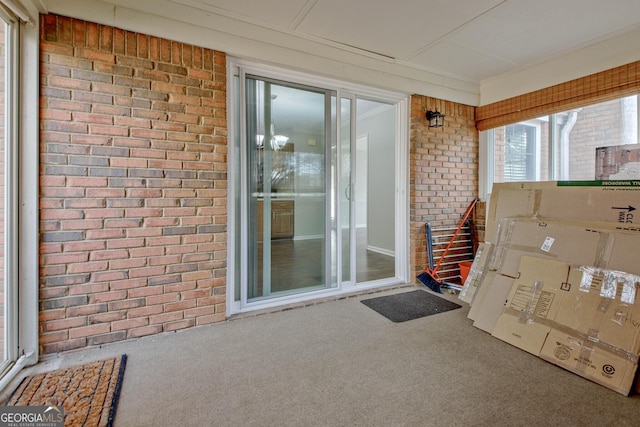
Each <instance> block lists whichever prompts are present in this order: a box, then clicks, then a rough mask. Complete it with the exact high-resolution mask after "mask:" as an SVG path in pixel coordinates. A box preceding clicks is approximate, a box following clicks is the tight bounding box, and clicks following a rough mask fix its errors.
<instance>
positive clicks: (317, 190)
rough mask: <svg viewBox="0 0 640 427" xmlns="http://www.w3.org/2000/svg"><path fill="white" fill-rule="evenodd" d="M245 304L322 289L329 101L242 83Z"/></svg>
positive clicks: (287, 88)
mask: <svg viewBox="0 0 640 427" xmlns="http://www.w3.org/2000/svg"><path fill="white" fill-rule="evenodd" d="M246 106H247V107H246V135H247V138H246V147H245V149H246V155H247V156H246V158H247V169H246V171H247V176H246V181H245V182H246V185H247V192H246V208H247V211H246V212H247V218H248V222H247V242H246V243H247V245H246V250H247V267H248V269H247V271H248V277H247V283H248V287H247V291H246V292H247V294H246V299H247V301H252V300H257V299H264V298H270V297H273V296H281V295H283V294H290V293H296V292H301V291H303V290H309V289H318V288H324V287H327V286H330V284H331V282H332V280H331V277H330V276H331V273H330V272H331V270H330V268H329V263H328V259H330V258H329V256H330V249H329V248H328V245H327V244H326V242H327V241H328V239H329V229H330V228H329V227H328V220H327V218H328V206H329V205H328V201H327V194H328V192H327V189H328V185H329V180H328V177H329V175H328V165H327V158H328V157H327V152H328V147H329V144H330V140H331V138H329V137H328V136H330V134H331V129H330V127H328V126H327V123H330V121H329V120H328V119H327V118H328V117H330V115H331V96H330V94H329V93H327V92H326V91H323V90H318V89H314V88H307V87H301V86H294V85H286V84H282V83H279V82H274V81H269V80H266V79H259V78H254V77H247V78H246Z"/></svg>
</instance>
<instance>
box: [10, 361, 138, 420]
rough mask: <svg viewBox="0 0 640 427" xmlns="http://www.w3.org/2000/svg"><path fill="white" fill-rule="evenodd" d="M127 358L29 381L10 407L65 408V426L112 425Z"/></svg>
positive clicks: (67, 369)
mask: <svg viewBox="0 0 640 427" xmlns="http://www.w3.org/2000/svg"><path fill="white" fill-rule="evenodd" d="M126 364H127V355H126V354H124V355H122V356H120V357H114V358H111V359H105V360H100V361H97V362H91V363H87V364H85V365H80V366H74V367H70V368H62V369H58V370H56V371H52V372H47V373H42V374H35V375H32V376H29V377H26V378H25V379H24V380H22V382H21V383H20V385H19V386H18V388H17V389H16V391H14V392H13V394H12V395H11V397H10V398H9V400H8V401H7V405H11V406H62V407H63V408H64V425H65V426H100V427H102V426H108V427H110V426H111V425H112V424H113V419H114V417H115V414H116V407H117V405H118V398H119V397H120V387H121V385H122V378H123V375H124V369H125V366H126Z"/></svg>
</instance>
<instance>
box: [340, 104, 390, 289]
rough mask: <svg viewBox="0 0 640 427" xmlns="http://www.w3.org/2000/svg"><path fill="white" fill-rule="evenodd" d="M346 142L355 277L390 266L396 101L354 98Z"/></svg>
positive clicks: (374, 275)
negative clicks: (349, 144)
mask: <svg viewBox="0 0 640 427" xmlns="http://www.w3.org/2000/svg"><path fill="white" fill-rule="evenodd" d="M356 117H357V119H356V132H355V133H356V137H355V141H354V142H353V144H352V151H351V152H352V157H353V161H352V165H353V170H352V171H351V173H352V175H353V176H352V178H351V182H352V186H353V188H352V191H351V195H352V201H351V203H352V205H353V208H352V211H351V212H352V215H353V218H352V224H353V227H354V229H355V233H353V234H352V236H354V237H353V238H352V244H353V246H354V248H353V251H354V252H353V253H354V255H353V259H354V262H355V270H356V272H355V280H356V282H357V283H364V282H370V281H374V280H381V279H389V278H393V277H395V276H396V271H395V265H396V263H395V238H396V235H395V230H396V224H395V221H396V218H395V212H396V205H395V199H396V198H395V192H396V169H395V149H396V147H395V135H396V107H395V106H393V105H389V104H385V103H381V102H377V101H371V100H365V99H357V101H356Z"/></svg>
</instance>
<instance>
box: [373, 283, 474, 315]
mask: <svg viewBox="0 0 640 427" xmlns="http://www.w3.org/2000/svg"><path fill="white" fill-rule="evenodd" d="M361 302H362V303H363V304H364V305H366V306H367V307H369V308H371V309H373V310H375V311H377V312H378V313H380V314H382V315H383V316H384V317H386V318H387V319H389V320H391V321H392V322H396V323H397V322H406V321H407V320H413V319H419V318H421V317H426V316H430V315H432V314H437V313H444V312H445V311H449V310H455V309H456V308H460V307H462V306H461V305H458V304H456V303H454V302H451V301H448V300H446V299H444V298H440V297H439V296H436V295H433V294H430V293H429V292H426V291H420V290H416V291H411V292H403V293H399V294H393V295H387V296H384V297H377V298H371V299H365V300H362V301H361Z"/></svg>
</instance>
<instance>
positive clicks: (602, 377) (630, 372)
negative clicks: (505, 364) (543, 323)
mask: <svg viewBox="0 0 640 427" xmlns="http://www.w3.org/2000/svg"><path fill="white" fill-rule="evenodd" d="M540 357H541V358H542V359H544V360H546V361H548V362H551V363H553V364H555V365H558V366H560V367H562V368H564V369H567V370H568V371H571V372H573V373H575V374H578V375H580V376H581V377H584V378H587V379H589V380H591V381H594V382H596V383H598V384H600V385H603V386H605V387H607V388H609V389H611V390H614V391H616V392H618V393H620V394H623V395H625V396H628V395H629V392H630V390H631V386H632V384H633V381H634V377H635V373H636V371H637V368H638V363H637V361H634V360H630V359H629V358H628V357H625V356H623V355H620V354H617V353H612V352H609V351H606V350H604V349H603V348H601V347H598V346H594V345H593V343H591V342H589V341H588V340H584V339H582V338H580V337H578V336H575V335H573V334H571V333H568V332H563V331H558V330H556V329H552V330H551V331H549V334H548V336H547V339H546V341H545V343H544V346H543V347H542V350H541V351H540Z"/></svg>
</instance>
